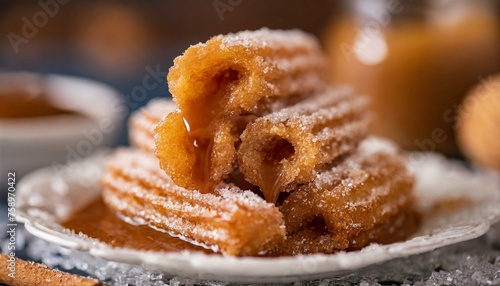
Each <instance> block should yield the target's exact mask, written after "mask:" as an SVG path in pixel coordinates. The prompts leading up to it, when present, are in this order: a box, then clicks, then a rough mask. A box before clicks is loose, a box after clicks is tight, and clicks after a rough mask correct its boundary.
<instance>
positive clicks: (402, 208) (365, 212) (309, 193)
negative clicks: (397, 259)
mask: <svg viewBox="0 0 500 286" xmlns="http://www.w3.org/2000/svg"><path fill="white" fill-rule="evenodd" d="M366 145H368V144H364V147H361V148H360V150H359V151H358V152H357V153H356V154H354V155H353V156H351V157H349V158H348V159H346V160H345V161H344V162H343V163H341V164H340V165H338V166H336V167H333V168H332V169H330V170H327V171H324V172H322V173H320V174H318V176H317V178H316V179H315V180H314V181H312V182H310V183H308V184H305V185H304V186H301V187H300V188H299V189H298V190H297V191H295V192H293V193H292V194H291V195H290V196H289V197H288V198H287V199H286V200H285V201H284V203H283V205H282V206H281V207H280V211H281V212H282V213H283V217H284V220H285V225H286V229H287V240H286V242H285V246H284V247H282V248H281V249H279V251H278V253H280V254H282V255H283V254H286V255H295V254H305V253H314V252H322V253H333V252H336V251H340V250H350V249H360V248H362V247H364V246H366V245H368V244H370V243H372V242H385V243H387V242H394V241H397V240H400V239H402V238H405V237H407V236H408V235H410V234H411V233H412V231H414V230H415V227H412V226H416V225H417V223H418V221H417V219H418V216H416V215H415V214H413V213H412V211H411V210H412V204H413V196H412V187H413V176H412V175H411V174H410V173H409V172H408V170H407V168H406V162H405V160H404V158H403V157H401V156H399V155H397V154H391V153H389V152H385V151H376V152H368V151H367V150H366V149H367V147H366ZM402 226H405V227H407V228H408V231H405V228H403V227H402Z"/></svg>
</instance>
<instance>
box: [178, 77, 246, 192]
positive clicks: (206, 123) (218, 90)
mask: <svg viewBox="0 0 500 286" xmlns="http://www.w3.org/2000/svg"><path fill="white" fill-rule="evenodd" d="M238 78H239V73H238V72H237V71H235V70H232V69H228V70H225V71H224V72H222V73H221V74H220V75H218V76H216V77H215V78H214V86H213V87H212V90H213V91H214V92H213V93H209V94H207V95H206V96H203V97H201V98H200V99H199V100H197V101H194V102H193V103H192V104H191V105H190V108H189V110H188V111H186V110H181V112H182V116H183V120H184V125H185V127H186V130H187V132H188V140H189V143H190V145H191V146H193V150H194V154H195V158H196V162H195V165H194V166H193V172H192V174H191V175H192V177H193V183H194V185H195V186H196V187H197V189H198V190H199V191H200V192H202V193H210V192H213V190H214V189H215V187H216V185H217V184H218V183H219V182H217V181H214V180H213V178H210V173H211V169H212V151H213V144H214V143H213V142H214V132H215V127H216V125H217V123H218V121H219V120H222V119H223V118H224V116H227V114H223V113H222V110H221V108H222V107H221V106H220V99H221V98H223V97H225V95H226V90H227V87H228V85H229V84H230V83H232V82H234V81H236V80H238Z"/></svg>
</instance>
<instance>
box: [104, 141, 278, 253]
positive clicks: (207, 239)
mask: <svg viewBox="0 0 500 286" xmlns="http://www.w3.org/2000/svg"><path fill="white" fill-rule="evenodd" d="M102 185H103V188H104V191H103V199H104V202H105V203H106V205H107V206H108V207H109V208H110V209H112V210H113V211H115V212H117V213H118V214H120V215H122V216H124V217H127V218H129V219H130V220H132V221H135V222H137V223H147V224H149V225H150V226H152V227H154V228H157V229H161V230H163V231H166V232H168V233H170V234H172V235H176V236H180V237H183V238H185V239H187V240H189V241H192V242H196V243H199V244H203V245H206V246H209V247H211V248H213V249H214V250H218V251H220V252H222V253H223V254H225V255H234V256H243V255H258V254H262V253H263V252H265V251H266V249H268V248H269V247H271V246H272V245H274V244H279V243H280V242H281V241H282V240H283V238H284V235H285V228H284V223H283V219H282V215H281V213H280V212H279V210H278V209H277V208H276V207H275V206H274V205H272V204H269V203H267V202H265V201H264V200H263V199H262V198H260V197H259V196H257V195H256V194H254V193H252V192H249V191H242V190H240V189H238V188H236V187H234V186H231V185H227V186H219V187H217V189H216V191H215V192H214V193H213V194H201V193H200V192H198V191H195V190H186V189H184V188H181V187H179V186H177V185H175V184H174V183H173V182H172V181H171V180H170V178H169V177H168V176H167V175H165V173H164V172H163V171H162V170H161V169H160V168H159V167H158V160H157V159H156V158H155V157H154V156H153V155H150V154H147V153H144V152H142V151H137V150H133V149H120V150H118V151H117V152H116V153H115V154H114V155H112V156H111V157H110V158H109V159H108V160H107V163H106V171H105V174H104V176H103V178H102Z"/></svg>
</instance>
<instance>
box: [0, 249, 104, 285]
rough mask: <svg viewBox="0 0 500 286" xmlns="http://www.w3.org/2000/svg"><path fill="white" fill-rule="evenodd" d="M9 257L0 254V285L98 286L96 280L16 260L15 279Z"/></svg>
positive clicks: (98, 283) (99, 283)
mask: <svg viewBox="0 0 500 286" xmlns="http://www.w3.org/2000/svg"><path fill="white" fill-rule="evenodd" d="M9 259H10V258H9V256H7V255H5V254H1V253H0V283H3V284H7V285H11V286H26V285H50V286H53V285H55V286H58V285H61V286H66V285H79V286H94V285H95V286H97V285H102V284H101V282H99V281H98V280H96V279H92V278H87V277H82V276H78V275H73V274H69V273H65V272H61V271H58V270H54V269H51V268H49V267H48V266H47V265H44V264H38V263H34V262H28V261H24V260H21V259H19V258H15V261H16V262H15V266H14V268H15V277H12V276H9V273H10V272H9V271H10V270H9V268H8V267H9Z"/></svg>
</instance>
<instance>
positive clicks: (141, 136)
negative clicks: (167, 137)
mask: <svg viewBox="0 0 500 286" xmlns="http://www.w3.org/2000/svg"><path fill="white" fill-rule="evenodd" d="M175 110H177V105H176V104H175V102H173V101H171V100H168V99H154V100H151V101H150V102H149V103H148V104H147V105H146V106H145V107H143V108H141V109H140V110H139V111H137V112H135V113H134V114H132V116H131V117H130V120H129V124H128V127H129V134H130V135H129V138H130V144H132V145H133V146H134V147H136V148H138V149H141V150H144V151H146V152H148V153H151V154H154V152H155V150H156V144H155V141H154V137H155V128H156V126H157V125H158V123H159V122H160V121H162V120H163V118H165V116H167V114H169V113H171V112H173V111H175Z"/></svg>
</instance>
